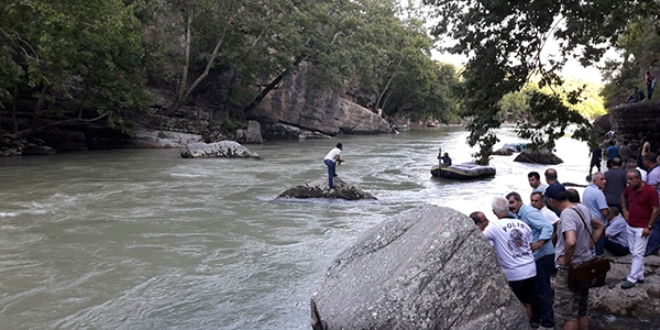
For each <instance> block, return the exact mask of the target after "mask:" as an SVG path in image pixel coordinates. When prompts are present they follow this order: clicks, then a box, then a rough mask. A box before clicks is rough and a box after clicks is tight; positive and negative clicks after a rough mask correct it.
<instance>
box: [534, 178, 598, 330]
mask: <svg viewBox="0 0 660 330" xmlns="http://www.w3.org/2000/svg"><path fill="white" fill-rule="evenodd" d="M545 196H546V197H547V198H548V200H549V202H550V205H551V206H552V208H553V209H555V210H559V211H561V217H560V221H559V225H558V227H557V234H558V235H557V245H555V266H556V267H557V277H556V280H555V300H554V311H555V320H556V322H557V325H558V326H559V327H562V326H563V328H564V329H578V327H579V329H588V328H589V318H588V317H587V306H588V302H589V287H590V285H591V283H588V282H576V283H575V285H576V287H577V288H578V289H577V291H576V292H574V291H573V290H572V289H569V286H568V280H569V279H568V268H569V265H574V266H575V265H578V264H580V263H582V262H584V261H585V260H587V259H588V258H590V257H591V256H592V255H591V247H593V246H594V244H595V243H594V242H595V240H597V239H598V238H599V237H600V235H601V234H602V233H603V229H604V226H603V224H602V223H601V222H600V221H599V220H598V219H596V217H594V216H593V215H592V214H591V211H589V209H588V208H587V207H586V206H584V205H583V204H578V203H573V202H571V201H569V200H568V194H567V192H566V189H565V188H564V186H563V185H561V184H556V185H551V186H549V187H548V189H546V191H545ZM590 236H591V237H590Z"/></svg>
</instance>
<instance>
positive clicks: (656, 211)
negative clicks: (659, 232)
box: [642, 206, 658, 237]
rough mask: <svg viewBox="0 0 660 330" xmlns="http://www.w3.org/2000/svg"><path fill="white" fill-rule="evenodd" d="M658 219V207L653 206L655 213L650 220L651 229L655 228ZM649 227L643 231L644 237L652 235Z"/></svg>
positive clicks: (653, 212) (652, 213)
mask: <svg viewBox="0 0 660 330" xmlns="http://www.w3.org/2000/svg"><path fill="white" fill-rule="evenodd" d="M657 218H658V207H657V206H653V211H652V212H651V219H650V220H649V227H651V228H653V224H654V223H655V219H657ZM649 227H646V228H644V230H643V231H642V237H646V236H649V235H651V229H649Z"/></svg>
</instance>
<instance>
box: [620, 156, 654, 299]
mask: <svg viewBox="0 0 660 330" xmlns="http://www.w3.org/2000/svg"><path fill="white" fill-rule="evenodd" d="M647 156H648V155H647ZM626 177H627V178H628V188H626V190H625V191H624V192H623V195H622V196H621V206H622V207H623V209H622V212H621V213H623V218H624V219H626V221H627V222H628V247H629V248H630V253H631V254H632V265H631V266H630V274H629V275H628V277H627V278H626V281H625V282H623V283H622V284H621V288H622V289H630V288H632V287H634V286H635V283H638V282H639V283H644V252H646V245H647V243H648V241H649V235H650V234H651V228H652V227H653V223H654V222H655V220H656V219H657V218H658V192H657V191H656V190H655V189H654V188H653V186H651V185H647V184H646V183H644V181H642V175H641V174H640V173H639V171H638V170H628V173H627V174H626ZM628 203H630V207H627V205H628Z"/></svg>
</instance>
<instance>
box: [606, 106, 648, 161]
mask: <svg viewBox="0 0 660 330" xmlns="http://www.w3.org/2000/svg"><path fill="white" fill-rule="evenodd" d="M610 116H611V119H610V122H611V124H612V128H613V129H614V131H615V132H616V133H617V140H618V141H619V142H622V141H624V140H627V141H635V140H638V139H639V133H644V134H646V137H647V139H648V140H649V142H651V150H652V151H656V150H658V148H660V131H658V129H657V128H658V127H660V101H643V102H636V103H628V104H622V105H618V106H616V107H613V108H612V109H610Z"/></svg>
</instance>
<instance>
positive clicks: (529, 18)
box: [425, 0, 660, 155]
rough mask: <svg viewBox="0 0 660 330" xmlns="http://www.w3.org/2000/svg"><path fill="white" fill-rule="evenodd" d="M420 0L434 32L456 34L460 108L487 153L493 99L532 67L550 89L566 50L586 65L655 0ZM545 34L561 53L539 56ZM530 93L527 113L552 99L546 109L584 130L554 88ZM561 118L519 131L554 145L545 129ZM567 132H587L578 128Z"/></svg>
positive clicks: (495, 108) (495, 115)
mask: <svg viewBox="0 0 660 330" xmlns="http://www.w3.org/2000/svg"><path fill="white" fill-rule="evenodd" d="M425 3H427V4H429V5H432V6H433V7H435V8H434V9H435V14H436V15H437V17H438V18H439V22H438V24H437V25H436V27H435V29H434V31H435V33H436V34H437V35H440V34H448V35H450V36H451V37H452V38H453V39H454V40H457V44H456V45H455V46H453V47H452V48H451V50H452V51H453V52H455V53H461V54H464V55H467V56H469V57H470V60H469V61H468V63H467V65H466V68H465V72H464V75H463V76H464V79H465V84H464V85H463V87H462V95H461V96H462V99H463V101H464V103H463V104H464V116H465V117H467V118H470V119H472V121H471V122H470V123H469V124H468V125H467V127H468V129H469V130H470V136H469V137H468V143H469V144H470V145H471V146H473V145H476V144H479V145H480V147H481V151H480V153H479V154H480V155H485V154H487V153H488V152H489V151H490V150H491V149H492V146H493V145H494V144H495V143H496V142H497V141H498V140H497V137H496V136H495V135H494V134H493V133H491V130H492V129H495V128H498V127H499V126H500V124H501V122H502V121H501V116H500V113H501V111H502V109H501V104H500V103H499V102H500V100H501V99H502V98H503V97H504V95H506V94H508V93H515V92H519V91H521V90H522V89H523V87H524V86H525V85H526V84H527V83H528V79H529V77H531V76H533V75H534V74H539V75H540V76H541V80H540V82H539V86H540V87H541V88H543V87H545V86H549V87H551V88H552V89H553V90H554V89H556V88H557V87H558V86H561V85H562V84H563V81H562V79H561V78H560V77H559V76H558V74H557V72H560V71H561V69H562V68H563V66H564V64H565V63H566V60H567V58H569V57H570V56H573V57H576V58H579V59H580V61H581V63H582V64H583V65H591V64H593V63H594V62H595V61H597V60H598V59H600V57H601V56H602V55H603V53H604V52H605V50H606V48H607V45H612V44H614V43H615V42H616V40H617V38H618V37H619V36H620V35H621V34H622V33H623V32H624V31H625V29H626V27H627V25H628V22H629V21H630V20H631V19H633V18H635V17H653V15H656V14H657V13H659V12H660V11H659V10H658V9H659V7H658V6H659V4H658V3H657V2H656V1H652V0H642V1H632V0H631V1H623V0H598V1H596V0H594V1H572V0H559V1H551V0H535V1H504V0H496V1H493V0H475V1H451V0H425ZM549 36H553V37H554V38H555V39H557V40H558V41H559V45H560V54H559V55H558V56H556V57H554V58H549V59H544V58H543V57H542V56H541V51H542V49H543V46H544V45H545V42H546V40H547V38H548V37H549ZM579 90H580V89H577V90H573V91H570V92H568V93H567V95H568V97H567V100H568V101H569V102H570V101H573V100H572V99H573V98H574V97H573V96H575V95H574V93H573V92H575V91H579ZM535 95H536V96H533V97H532V99H533V100H531V101H530V112H531V113H532V116H543V114H542V113H541V112H539V111H538V110H539V109H545V110H550V109H549V108H548V107H549V106H554V107H556V108H555V109H553V110H552V112H551V113H552V114H553V116H554V117H555V119H554V120H558V121H565V120H568V121H573V122H575V123H576V124H578V125H579V130H578V132H588V131H589V129H590V125H589V123H587V122H585V121H584V120H583V117H582V116H575V114H574V111H573V110H571V109H570V108H569V107H567V106H565V105H564V104H563V102H562V101H561V97H560V95H559V94H558V93H557V94H555V95H553V96H552V97H547V96H546V97H540V96H538V95H537V94H535ZM571 103H574V102H571ZM534 107H539V109H534ZM563 124H564V123H560V124H559V126H556V125H552V126H548V127H546V126H541V127H532V128H533V129H537V130H538V131H537V132H538V133H540V134H541V135H534V136H532V135H530V134H531V133H530V134H528V133H527V131H526V130H523V131H521V134H522V136H524V137H527V138H533V141H534V142H535V143H537V144H538V145H543V146H553V145H554V140H555V139H556V137H557V136H559V135H558V134H559V132H550V131H548V129H549V128H552V129H561V127H562V125H563ZM573 136H574V137H576V138H581V139H588V138H589V137H588V136H584V135H583V134H581V133H578V134H574V135H573Z"/></svg>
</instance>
